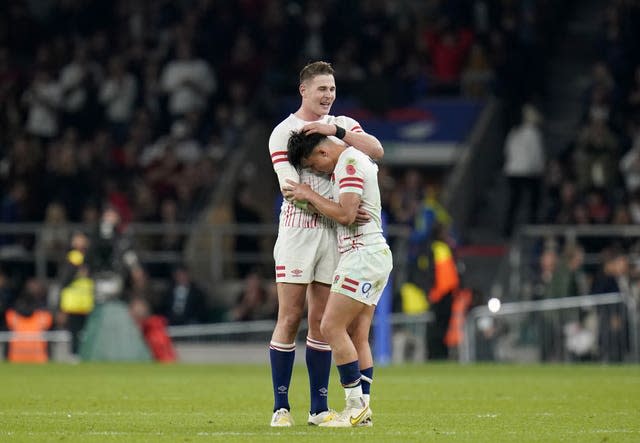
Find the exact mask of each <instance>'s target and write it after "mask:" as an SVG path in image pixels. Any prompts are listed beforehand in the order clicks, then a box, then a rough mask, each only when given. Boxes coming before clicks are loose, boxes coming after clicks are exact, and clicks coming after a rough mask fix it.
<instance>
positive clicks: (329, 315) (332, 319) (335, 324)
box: [322, 292, 366, 332]
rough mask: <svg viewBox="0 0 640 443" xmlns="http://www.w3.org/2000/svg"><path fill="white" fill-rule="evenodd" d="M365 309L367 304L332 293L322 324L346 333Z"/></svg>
mask: <svg viewBox="0 0 640 443" xmlns="http://www.w3.org/2000/svg"><path fill="white" fill-rule="evenodd" d="M365 307H366V305H365V304H363V303H362V302H360V301H357V300H354V299H353V298H351V297H348V296H346V295H344V294H339V293H337V292H331V294H329V301H328V302H327V307H326V308H325V310H324V317H323V319H322V322H323V324H326V325H328V326H329V327H330V328H331V329H337V330H341V331H342V330H344V331H345V332H346V331H347V330H348V328H349V326H350V325H351V324H352V323H353V321H354V320H355V319H356V318H357V317H358V315H359V314H360V313H361V312H362V311H363V310H364V309H365Z"/></svg>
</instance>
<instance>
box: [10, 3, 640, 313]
mask: <svg viewBox="0 0 640 443" xmlns="http://www.w3.org/2000/svg"><path fill="white" fill-rule="evenodd" d="M571 3H572V2H566V4H564V5H563V6H562V7H558V6H557V5H553V4H551V2H548V1H544V0H533V1H525V0H519V1H509V0H449V1H440V0H427V1H418V0H402V1H394V0H375V1H366V0H350V1H343V0H331V1H313V0H309V1H303V0H299V1H294V0H291V1H282V2H280V1H269V0H241V1H213V0H189V1H187V0H185V1H171V0H161V1H152V0H137V1H126V0H116V1H113V2H97V3H95V2H83V1H81V0H50V1H38V2H5V3H3V4H1V5H0V183H1V187H0V201H1V208H0V223H22V222H44V223H45V226H47V227H48V228H49V229H48V230H47V236H46V244H47V249H48V250H49V251H53V252H57V253H58V254H59V256H60V257H61V258H63V257H64V253H65V252H66V250H67V249H69V248H70V244H69V241H70V237H71V232H69V231H68V230H65V228H64V226H65V224H66V223H67V222H79V223H85V224H88V225H94V224H97V223H98V222H99V219H100V216H101V213H102V211H103V210H104V209H105V208H107V207H110V208H114V209H116V211H117V212H118V214H119V216H120V219H121V222H122V225H123V226H126V225H127V224H128V223H131V222H161V223H165V224H167V225H170V224H172V223H178V222H190V221H193V220H194V219H195V217H196V216H197V215H198V214H199V213H200V211H202V209H203V208H204V207H205V206H206V205H207V204H208V198H209V197H210V195H211V193H212V191H213V190H214V189H215V188H216V186H217V179H218V177H219V176H220V170H221V169H224V165H225V160H227V159H228V155H229V154H230V153H231V152H232V151H233V150H234V149H237V148H238V147H239V146H240V145H241V142H242V137H243V135H244V134H245V132H246V130H247V128H249V127H250V126H251V125H252V124H253V123H254V122H256V121H260V122H263V123H267V124H268V125H272V124H273V123H274V122H277V121H278V119H279V118H280V113H281V100H282V98H283V97H288V96H290V95H291V91H295V90H296V89H297V79H296V78H295V75H293V74H294V73H296V72H298V71H299V69H300V67H301V66H303V65H304V64H306V63H307V62H308V61H310V60H319V59H326V60H328V61H331V62H332V64H333V66H334V68H335V69H336V83H337V85H338V87H339V90H338V91H339V92H338V101H340V100H342V99H350V100H354V101H355V102H357V103H358V105H359V107H360V108H362V109H367V110H368V111H369V112H371V113H374V114H378V115H381V116H383V115H385V113H386V112H387V111H389V110H390V109H393V108H398V107H403V106H407V105H409V104H411V103H412V102H414V101H415V100H418V99H421V98H425V97H429V96H435V95H447V96H467V97H486V96H488V95H490V94H493V95H496V96H498V97H500V98H501V99H502V100H503V101H504V103H505V105H506V106H505V116H506V117H507V120H508V122H509V124H510V125H512V124H515V117H514V116H516V115H518V114H519V110H520V108H521V106H522V105H523V104H524V103H525V102H529V101H533V102H538V103H539V102H540V100H541V98H542V97H543V96H544V93H545V86H546V84H545V81H546V80H545V69H546V60H547V58H546V54H548V52H549V51H550V50H551V49H552V44H553V41H554V38H555V36H556V34H555V32H556V31H557V30H558V29H559V27H560V26H559V24H560V23H561V22H562V21H563V20H564V14H565V13H566V12H567V11H568V10H569V7H570V4H571ZM637 10H638V7H637V2H633V1H624V0H622V1H617V2H614V3H613V4H612V5H611V6H610V7H609V8H608V9H607V11H608V13H607V15H606V25H607V26H606V28H605V31H604V32H603V35H602V39H601V46H602V57H601V60H599V61H598V62H597V63H596V64H595V66H594V70H593V75H592V81H591V85H590V86H589V89H588V91H586V92H585V108H584V115H585V119H584V128H583V129H582V130H581V131H580V133H579V134H577V135H576V140H575V143H574V144H573V145H572V146H570V147H568V148H567V149H566V151H565V152H563V153H561V155H559V156H557V157H552V158H551V159H550V162H549V165H548V166H549V167H548V168H547V171H548V174H547V176H546V177H545V190H546V195H545V196H544V201H545V206H544V215H543V219H542V220H541V221H544V222H550V223H555V224H569V223H576V224H579V223H607V224H609V223H612V224H616V223H636V222H638V221H640V215H638V214H640V209H639V208H640V193H639V192H640V191H639V189H640V179H639V178H638V177H640V175H639V174H640V167H639V166H638V164H640V163H638V162H639V161H638V160H637V158H638V152H640V115H639V114H638V112H639V111H638V110H639V109H640V67H638V66H640V65H638V61H639V59H638V48H637V42H639V41H640V38H638V37H640V36H638V29H640V27H639V26H638V13H637ZM265 155H266V141H265ZM380 184H381V191H382V194H383V204H384V207H385V209H386V210H387V215H388V222H389V223H394V224H405V225H407V226H409V227H410V228H415V227H416V226H415V225H416V219H420V218H421V217H423V215H424V214H425V213H426V212H428V211H430V210H432V209H434V208H436V207H437V204H436V203H437V189H438V187H439V183H438V182H437V181H436V182H435V183H434V180H433V179H427V178H426V177H424V175H423V174H421V171H420V170H416V169H392V168H387V167H384V165H383V168H382V170H381V179H380ZM244 209H246V211H244V212H243V210H244ZM236 210H237V212H238V214H236V219H237V220H244V217H245V216H248V217H250V218H251V217H253V220H254V221H258V220H256V218H255V213H254V212H251V208H241V207H239V206H236ZM436 212H437V214H438V216H443V214H444V213H443V212H442V211H441V210H440V209H438V210H437V211H436ZM241 213H242V214H241ZM444 217H445V219H444V222H445V223H450V222H451V221H450V220H447V219H446V216H444ZM423 221H424V218H423ZM440 221H441V222H442V221H443V220H442V219H441V220H440ZM421 229H422V231H421V232H419V233H418V234H420V235H422V236H424V235H426V233H425V232H424V226H423V225H420V227H419V228H418V229H417V230H418V231H420V230H421ZM420 235H419V236H418V237H420ZM421 238H423V237H421ZM33 246H34V245H33V244H32V240H31V239H30V237H24V236H23V237H21V236H7V235H5V236H0V249H1V250H2V251H4V252H3V253H5V254H10V253H11V251H15V250H16V249H20V248H23V249H32V248H33ZM156 246H157V248H158V249H159V250H167V251H178V252H179V251H181V249H182V247H183V246H184V244H183V239H182V238H181V237H179V236H171V235H168V236H165V237H163V239H162V240H161V241H160V244H159V245H156ZM585 247H587V246H585ZM61 252H62V253H61ZM61 261H63V260H61ZM165 271H166V270H165ZM175 271H176V272H177V273H178V275H179V273H180V270H179V269H176V270H175ZM137 272H138V276H137V277H134V278H131V279H130V280H129V281H130V282H132V283H130V286H129V290H130V291H131V293H136V282H139V285H138V288H137V289H138V292H137V294H138V295H140V294H142V297H143V298H146V299H147V300H148V301H149V303H151V304H152V305H153V308H154V310H156V311H158V312H160V311H162V310H163V309H164V310H165V313H166V314H167V315H168V316H169V317H170V316H171V314H170V311H171V308H170V306H171V303H170V302H169V301H168V300H166V299H164V297H165V296H164V295H161V296H156V295H150V294H145V291H146V290H148V285H147V284H145V283H144V282H145V281H146V280H147V277H146V275H145V274H146V273H148V272H149V269H147V268H145V266H144V263H143V264H142V266H141V267H140V268H139V269H138V271H137ZM54 274H55V273H54ZM242 274H243V275H246V276H247V281H246V285H247V290H246V291H244V293H243V294H239V295H238V297H239V299H247V300H267V302H265V303H267V304H269V303H272V302H273V301H272V299H271V297H270V296H269V295H268V293H270V292H271V288H267V289H266V290H265V291H266V292H265V291H262V290H260V289H257V288H256V287H255V284H254V282H255V272H251V270H245V271H243V272H242ZM52 277H55V275H54V276H52ZM176 278H179V277H176ZM31 279H33V276H32V275H16V274H13V273H11V272H7V270H6V269H5V270H4V274H2V273H0V288H1V289H2V292H1V293H0V294H2V295H1V296H2V299H0V307H2V309H5V308H6V307H7V306H11V305H13V304H14V303H15V301H16V299H18V298H19V297H18V296H19V295H20V294H24V293H26V292H27V291H29V290H30V289H29V288H30V285H29V284H28V282H29V281H31ZM39 283H40V285H41V286H46V284H47V282H39ZM140 287H142V289H140ZM145 288H146V289H145ZM32 289H33V288H32ZM167 297H169V296H167ZM38 300H39V302H38V303H39V304H40V305H43V306H42V307H47V306H46V301H43V300H42V297H41V296H39V298H38ZM198 303H200V302H198ZM240 304H241V303H240ZM48 308H50V309H55V307H53V306H48ZM273 314H274V310H273V307H272V306H271V305H268V306H267V308H260V307H257V308H256V309H255V310H254V312H253V313H251V312H246V311H243V310H241V309H238V307H236V308H234V309H232V311H231V312H230V313H229V317H228V318H235V319H248V318H262V317H269V316H273ZM2 317H3V316H2ZM206 319H207V318H203V317H198V318H194V319H193V321H205V320H206Z"/></svg>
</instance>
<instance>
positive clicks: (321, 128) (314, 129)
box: [302, 122, 336, 135]
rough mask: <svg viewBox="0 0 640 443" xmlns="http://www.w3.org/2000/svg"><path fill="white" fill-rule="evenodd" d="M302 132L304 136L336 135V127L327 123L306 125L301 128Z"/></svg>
mask: <svg viewBox="0 0 640 443" xmlns="http://www.w3.org/2000/svg"><path fill="white" fill-rule="evenodd" d="M302 130H303V131H304V133H305V135H309V134H316V133H318V134H322V135H336V126H335V125H331V124H329V123H320V122H313V123H307V124H306V125H304V126H303V127H302Z"/></svg>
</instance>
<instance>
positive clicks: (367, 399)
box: [362, 394, 371, 404]
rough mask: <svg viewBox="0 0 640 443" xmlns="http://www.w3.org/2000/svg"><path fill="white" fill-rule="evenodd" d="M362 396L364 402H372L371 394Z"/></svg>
mask: <svg viewBox="0 0 640 443" xmlns="http://www.w3.org/2000/svg"><path fill="white" fill-rule="evenodd" d="M362 396H363V397H364V402H365V403H366V404H369V403H371V394H362Z"/></svg>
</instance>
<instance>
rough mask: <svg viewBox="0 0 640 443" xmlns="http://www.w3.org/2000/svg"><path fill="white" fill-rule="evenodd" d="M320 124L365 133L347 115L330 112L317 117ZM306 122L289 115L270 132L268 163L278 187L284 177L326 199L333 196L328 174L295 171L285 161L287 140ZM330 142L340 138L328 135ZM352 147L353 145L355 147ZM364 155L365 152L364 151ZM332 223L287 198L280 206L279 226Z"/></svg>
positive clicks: (331, 226) (311, 226)
mask: <svg viewBox="0 0 640 443" xmlns="http://www.w3.org/2000/svg"><path fill="white" fill-rule="evenodd" d="M317 121H318V122H321V123H328V124H336V125H338V126H340V127H343V128H345V129H346V130H347V131H353V132H364V131H363V130H362V128H361V127H360V124H359V123H358V122H357V121H356V120H354V119H352V118H350V117H346V116H338V117H334V116H333V115H325V116H324V117H322V118H321V119H320V120H317ZM307 123H312V122H308V121H305V120H302V119H300V118H298V117H296V116H295V115H294V114H290V115H289V117H287V118H286V119H285V120H283V121H282V122H281V123H280V124H279V125H278V126H276V127H275V128H274V130H273V131H272V132H271V137H269V153H270V154H271V163H272V164H273V169H274V171H275V172H276V174H277V175H278V182H279V183H280V188H282V187H284V186H286V180H287V179H290V180H292V181H295V182H300V183H307V184H308V185H309V186H311V189H313V190H314V191H315V192H317V193H318V194H320V195H322V196H323V197H325V198H328V199H333V193H332V187H331V181H330V177H329V176H327V175H324V174H316V173H314V172H312V171H310V170H306V169H303V170H302V171H300V172H299V173H298V171H297V170H296V169H295V168H294V167H293V166H292V165H291V163H289V161H288V160H287V143H288V142H289V137H290V134H291V131H297V130H300V129H301V128H302V127H303V126H304V125H306V124H307ZM331 139H332V140H333V141H336V142H340V143H342V141H341V140H339V139H337V138H335V137H331ZM354 149H355V148H354ZM363 155H364V154H363ZM334 226H335V223H334V222H333V221H332V220H330V219H328V218H326V217H324V216H322V215H320V214H315V213H312V212H309V211H306V210H304V209H300V208H298V207H296V206H295V205H293V204H292V203H290V202H289V201H287V200H284V201H283V202H282V206H281V207H280V227H297V228H311V229H313V228H333V227H334Z"/></svg>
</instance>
